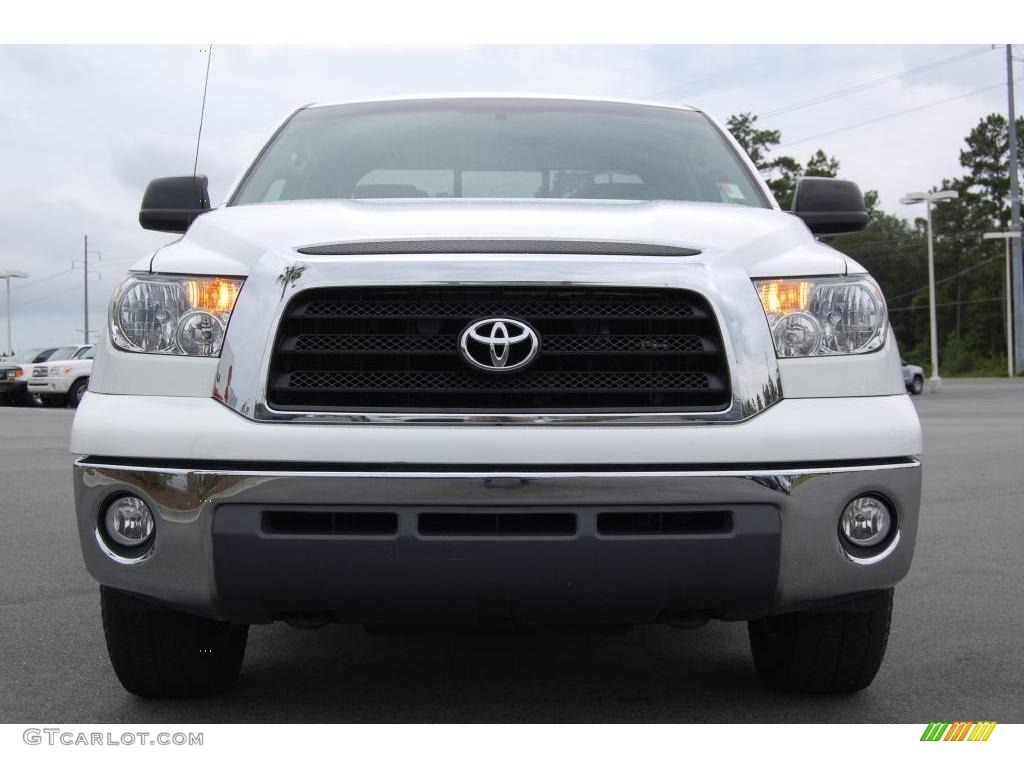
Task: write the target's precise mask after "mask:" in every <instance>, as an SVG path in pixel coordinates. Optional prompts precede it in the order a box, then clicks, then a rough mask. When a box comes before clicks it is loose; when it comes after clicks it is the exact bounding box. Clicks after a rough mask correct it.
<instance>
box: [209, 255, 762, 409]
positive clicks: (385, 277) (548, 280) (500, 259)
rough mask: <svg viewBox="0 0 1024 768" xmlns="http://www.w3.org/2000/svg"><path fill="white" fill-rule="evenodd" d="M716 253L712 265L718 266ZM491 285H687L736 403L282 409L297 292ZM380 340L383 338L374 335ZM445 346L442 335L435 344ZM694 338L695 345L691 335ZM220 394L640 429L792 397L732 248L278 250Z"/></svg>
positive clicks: (241, 401)
mask: <svg viewBox="0 0 1024 768" xmlns="http://www.w3.org/2000/svg"><path fill="white" fill-rule="evenodd" d="M712 258H714V265H713V268H712V266H711V264H710V262H711V259H712ZM344 286H350V287H374V288H377V287H392V286H394V287H406V288H409V287H414V286H421V287H424V288H425V289H427V288H429V287H439V286H445V287H451V286H475V287H484V288H502V287H513V286H520V287H531V288H536V287H541V286H563V287H564V286H572V287H581V288H583V287H590V288H626V289H628V288H635V289H651V288H655V289H679V290H687V291H693V292H695V293H697V294H699V295H700V296H702V297H703V298H704V299H706V300H707V302H708V305H709V307H710V309H711V312H712V313H713V314H714V316H715V319H716V320H717V322H718V325H719V329H720V333H721V340H722V346H723V351H724V356H725V360H726V361H727V365H728V371H729V379H730V384H731V402H730V403H729V404H728V405H727V407H724V408H721V409H720V410H714V411H685V410H680V411H678V412H675V411H673V412H663V411H646V412H635V411H634V412H613V411H600V412H593V411H588V412H547V411H544V412H528V411H527V410H511V411H508V412H486V413H481V412H468V413H457V412H449V411H444V412H437V413H431V412H423V411H415V412H413V411H410V412H392V411H389V412H366V411H354V410H353V411H351V412H338V411H317V410H309V411H305V410H288V411H285V410H279V409H275V408H274V407H273V406H271V405H270V404H269V403H268V402H267V398H266V391H267V387H268V377H269V368H270V358H271V353H272V347H273V344H274V340H275V335H276V332H277V328H278V325H279V323H280V320H281V316H282V314H283V312H284V311H285V308H286V307H287V306H288V305H289V304H290V302H291V301H292V299H293V298H295V296H296V295H297V294H298V293H300V292H302V291H306V290H310V289H315V288H336V287H344ZM375 343H376V342H375ZM431 343H434V342H431ZM688 343H689V342H688ZM213 396H214V397H215V398H216V399H218V400H220V401H221V402H222V403H224V404H225V405H226V406H227V407H229V408H231V409H233V410H235V411H236V412H238V413H239V414H241V415H243V416H245V417H247V418H250V419H254V420H257V421H281V422H287V421H302V422H306V423H326V424H329V423H334V424H345V423H380V424H435V425H436V424H451V425H473V424H486V425H495V424H508V425H567V426H568V425H584V424H603V425H614V424H624V425H638V424H651V425H655V424H679V423H687V422H690V423H708V422H712V423H716V422H717V423H735V422H739V421H743V420H745V419H747V418H750V417H751V416H754V415H755V414H757V413H759V412H760V411H762V410H764V409H765V408H767V407H770V406H771V405H773V404H774V403H775V402H777V401H778V400H780V399H781V398H782V388H781V381H780V376H779V368H778V363H777V361H776V359H775V355H774V348H773V346H772V340H771V337H770V334H769V331H768V325H767V323H766V322H765V318H764V311H763V310H762V308H761V305H760V301H759V300H758V297H757V294H756V292H755V291H754V288H753V285H752V283H751V282H750V278H749V275H748V274H747V273H746V271H745V270H744V269H743V268H742V267H740V266H739V265H738V264H736V263H735V262H733V261H732V260H730V259H729V258H728V257H725V256H718V257H717V258H716V257H712V256H711V255H709V254H702V255H700V256H694V257H690V258H686V259H680V258H678V257H658V256H622V257H618V256H608V255H577V254H570V255H557V256H552V255H535V254H518V253H517V254H509V255H506V256H499V255H495V254H480V255H474V254H457V255H437V256H428V255H416V256H408V255H383V256H381V255H374V256H329V257H328V256H321V257H310V256H304V255H303V254H300V253H298V252H297V251H290V252H288V253H276V252H271V253H267V254H266V255H265V256H264V257H263V258H262V259H261V260H260V261H259V262H258V263H257V264H256V265H255V267H254V268H253V270H252V272H251V274H250V275H249V277H248V278H247V280H246V282H245V285H244V287H243V289H242V291H241V294H240V295H239V298H238V302H237V304H236V306H235V310H234V314H233V315H232V318H231V322H230V325H229V327H228V329H227V335H226V338H225V342H224V348H223V352H222V354H221V358H220V362H219V365H218V369H217V374H216V378H215V383H214V392H213Z"/></svg>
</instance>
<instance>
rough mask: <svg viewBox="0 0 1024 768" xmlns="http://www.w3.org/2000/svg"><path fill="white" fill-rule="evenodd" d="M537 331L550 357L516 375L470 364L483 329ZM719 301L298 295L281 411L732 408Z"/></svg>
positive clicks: (358, 292) (552, 292)
mask: <svg viewBox="0 0 1024 768" xmlns="http://www.w3.org/2000/svg"><path fill="white" fill-rule="evenodd" d="M490 317H502V318H510V319H513V320H518V321H521V322H525V323H528V324H529V325H530V326H532V328H534V329H535V330H536V332H537V335H538V336H539V337H540V352H539V354H538V355H537V357H536V358H535V359H534V361H533V362H532V363H531V364H530V365H529V366H527V367H525V368H523V369H521V370H517V371H513V372H494V373H492V372H485V371H479V370H476V369H474V368H473V367H472V366H470V365H469V364H468V363H467V362H466V361H465V360H464V359H463V358H462V356H461V355H460V353H459V339H460V336H461V333H462V331H463V330H464V329H465V328H466V327H467V326H468V325H469V324H470V323H471V322H474V321H476V320H481V319H484V318H490ZM730 397H731V395H730V388H729V376H728V367H727V364H726V358H725V355H724V353H723V350H722V339H721V334H720V332H719V328H718V324H717V322H716V320H715V318H714V315H713V313H712V312H711V308H710V306H709V305H708V303H707V301H706V300H705V299H704V298H703V297H701V296H699V295H697V294H695V293H693V292H691V291H680V290H646V289H624V288H623V289H604V288H601V289H597V288H595V289H573V288H560V287H545V288H512V287H510V288H474V287H459V288H319V289H314V290H309V291H306V292H303V293H301V294H299V295H298V296H296V297H295V298H294V299H292V301H291V302H290V304H289V305H288V307H287V309H286V310H285V313H284V316H283V317H282V320H281V324H280V326H279V328H278V333H277V337H276V340H275V344H274V350H273V354H272V357H271V363H270V372H269V377H268V391H267V400H268V403H269V404H270V405H271V406H272V407H274V408H277V409H280V410H327V411H357V412H358V411H363V412H365V411H396V410H397V411H402V410H409V411H438V412H445V411H450V412H460V413H466V412H481V413H487V412H502V411H506V412H507V411H523V410H528V411H531V412H545V411H549V412H556V411H560V412H565V411H580V410H583V411H595V410H596V411H622V412H631V411H651V410H654V411H657V410H661V411H679V410H683V411H709V410H719V409H722V408H725V407H727V406H728V405H729V403H730Z"/></svg>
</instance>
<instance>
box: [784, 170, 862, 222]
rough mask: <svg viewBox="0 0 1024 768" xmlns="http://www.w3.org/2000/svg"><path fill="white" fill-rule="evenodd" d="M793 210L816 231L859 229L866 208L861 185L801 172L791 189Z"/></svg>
mask: <svg viewBox="0 0 1024 768" xmlns="http://www.w3.org/2000/svg"><path fill="white" fill-rule="evenodd" d="M793 213H794V214H796V215H797V216H799V217H800V218H801V219H803V220H804V224H806V225H807V227H808V228H809V229H810V230H811V232H813V233H814V234H816V235H841V234H843V233H845V232H860V231H861V230H862V229H864V227H866V226H867V225H868V209H867V206H865V205H864V195H863V194H861V191H860V187H858V186H857V185H856V184H854V183H853V182H852V181H843V180H842V179H828V178H818V177H815V176H804V177H802V178H800V179H798V180H797V182H796V191H795V192H794V193H793Z"/></svg>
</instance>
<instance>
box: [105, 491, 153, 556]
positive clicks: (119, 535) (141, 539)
mask: <svg viewBox="0 0 1024 768" xmlns="http://www.w3.org/2000/svg"><path fill="white" fill-rule="evenodd" d="M103 527H104V528H105V529H106V531H107V536H109V537H110V539H111V541H113V542H114V543H115V544H120V545H121V546H122V547H138V546H141V545H143V544H145V543H146V542H147V541H149V539H150V537H151V536H152V535H153V513H152V512H150V511H149V505H147V504H146V502H144V501H143V500H142V499H140V498H139V497H138V496H119V497H118V498H116V499H114V500H113V501H112V502H110V505H109V506H108V507H107V512H106V514H105V515H104V516H103Z"/></svg>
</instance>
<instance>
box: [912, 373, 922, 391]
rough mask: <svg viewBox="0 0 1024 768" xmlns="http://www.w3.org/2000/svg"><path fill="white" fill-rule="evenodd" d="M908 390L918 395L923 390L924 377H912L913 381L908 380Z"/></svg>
mask: <svg viewBox="0 0 1024 768" xmlns="http://www.w3.org/2000/svg"><path fill="white" fill-rule="evenodd" d="M910 392H911V393H912V394H915V395H920V394H921V393H922V392H924V379H923V378H922V377H920V376H915V377H914V379H913V381H911V382H910Z"/></svg>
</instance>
